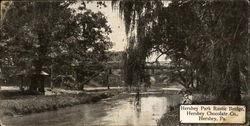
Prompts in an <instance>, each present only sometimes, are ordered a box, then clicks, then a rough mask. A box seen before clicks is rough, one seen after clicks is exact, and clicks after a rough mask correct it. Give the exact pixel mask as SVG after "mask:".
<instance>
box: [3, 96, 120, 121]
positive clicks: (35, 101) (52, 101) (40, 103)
mask: <svg viewBox="0 0 250 126" xmlns="http://www.w3.org/2000/svg"><path fill="white" fill-rule="evenodd" d="M116 93H117V92H109V93H107V92H106V93H105V92H99V93H96V94H66V95H65V94H64V95H50V96H44V95H37V96H32V95H30V96H22V97H18V98H12V99H3V100H1V101H0V114H1V115H9V116H15V115H25V114H31V113H38V112H44V111H51V110H57V109H58V108H63V107H67V106H73V105H78V104H85V103H94V102H97V101H100V100H101V99H104V98H108V97H111V96H113V95H115V94H116Z"/></svg>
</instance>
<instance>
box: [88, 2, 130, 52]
mask: <svg viewBox="0 0 250 126" xmlns="http://www.w3.org/2000/svg"><path fill="white" fill-rule="evenodd" d="M105 3H106V5H107V7H101V8H100V7H97V4H96V2H91V3H88V4H87V5H86V6H87V9H90V10H92V11H93V12H98V11H100V12H102V13H103V14H104V15H105V16H106V17H107V21H108V25H109V26H110V27H111V29H112V33H111V34H110V35H109V37H110V39H111V41H112V42H113V47H112V49H110V50H111V51H123V50H125V49H126V46H127V40H126V33H125V25H124V22H123V20H122V19H121V17H120V16H119V12H118V10H114V9H112V6H111V1H105Z"/></svg>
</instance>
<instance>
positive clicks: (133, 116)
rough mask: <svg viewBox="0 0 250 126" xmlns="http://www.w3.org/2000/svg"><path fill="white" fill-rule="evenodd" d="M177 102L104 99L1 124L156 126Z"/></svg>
mask: <svg viewBox="0 0 250 126" xmlns="http://www.w3.org/2000/svg"><path fill="white" fill-rule="evenodd" d="M179 102H180V98H179V96H177V95H167V96H164V97H163V96H160V97H159V96H147V97H141V98H140V99H137V98H135V97H129V98H124V99H118V100H103V101H101V102H98V103H95V104H84V105H78V106H74V107H67V108H64V109H59V110H57V111H51V112H44V113H37V114H31V115H26V116H20V117H5V118H3V120H2V123H3V124H4V125H6V126H89V125H108V126H110V125H129V126H133V125H134V126H138V125H140V126H141V125H157V121H158V120H159V119H160V118H161V117H162V116H163V114H164V113H166V112H168V111H169V109H170V106H174V105H177V104H178V103H179Z"/></svg>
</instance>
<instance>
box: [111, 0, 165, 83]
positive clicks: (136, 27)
mask: <svg viewBox="0 0 250 126" xmlns="http://www.w3.org/2000/svg"><path fill="white" fill-rule="evenodd" d="M112 6H113V7H114V6H118V10H119V12H120V17H121V18H122V19H123V20H124V22H125V30H126V35H127V40H128V47H127V49H126V53H125V55H124V75H125V76H124V79H125V83H126V84H127V85H129V86H136V85H137V86H138V85H139V84H140V82H142V81H144V76H145V71H144V67H145V61H146V58H147V56H149V50H150V49H151V46H152V43H151V42H150V41H149V38H150V32H149V31H150V29H151V28H152V26H153V24H154V23H156V20H157V16H156V13H158V11H159V10H160V8H162V7H163V4H162V2H161V1H159V0H136V1H135V0H121V1H119V0H118V1H117V0H114V1H113V2H112Z"/></svg>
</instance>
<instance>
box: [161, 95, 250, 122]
mask: <svg viewBox="0 0 250 126" xmlns="http://www.w3.org/2000/svg"><path fill="white" fill-rule="evenodd" d="M213 100H215V99H214V97H211V96H206V95H200V94H194V95H193V104H207V105H209V104H212V103H213ZM249 101H250V96H249V95H248V96H243V97H242V103H243V104H245V105H246V106H247V108H250V102H249ZM249 121H250V109H248V111H247V123H246V124H244V125H232V124H223V125H222V124H218V125H219V126H249ZM157 125H158V126H213V125H215V124H179V105H178V106H174V107H172V108H171V109H170V111H169V112H168V113H165V114H164V115H163V117H162V118H161V119H160V120H159V121H158V123H157Z"/></svg>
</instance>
